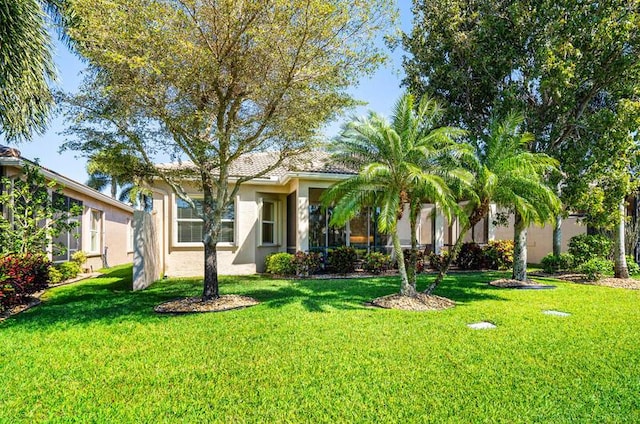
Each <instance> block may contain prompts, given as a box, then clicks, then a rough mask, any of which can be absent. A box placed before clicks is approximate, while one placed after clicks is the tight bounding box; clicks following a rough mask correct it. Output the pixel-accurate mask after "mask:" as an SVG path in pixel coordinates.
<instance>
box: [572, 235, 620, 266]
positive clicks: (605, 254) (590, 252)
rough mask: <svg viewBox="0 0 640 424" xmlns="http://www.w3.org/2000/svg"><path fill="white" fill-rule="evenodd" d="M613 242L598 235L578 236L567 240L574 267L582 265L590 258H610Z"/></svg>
mask: <svg viewBox="0 0 640 424" xmlns="http://www.w3.org/2000/svg"><path fill="white" fill-rule="evenodd" d="M612 248H613V242H612V241H611V240H610V239H608V238H607V237H605V236H603V235H600V234H580V235H579V236H574V237H571V240H569V253H571V254H572V255H573V258H574V260H575V264H576V265H580V264H583V263H585V262H587V261H588V260H590V259H592V258H603V259H609V258H611V249H612Z"/></svg>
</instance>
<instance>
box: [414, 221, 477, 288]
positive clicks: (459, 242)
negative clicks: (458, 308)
mask: <svg viewBox="0 0 640 424" xmlns="http://www.w3.org/2000/svg"><path fill="white" fill-rule="evenodd" d="M470 228H471V225H469V224H466V225H464V226H463V227H462V230H461V231H460V234H458V238H457V239H456V243H455V244H454V245H453V248H452V249H451V251H450V252H449V256H447V259H446V260H445V262H444V264H443V265H442V268H440V272H438V276H437V277H436V279H435V280H434V281H433V283H431V284H430V285H429V287H427V289H426V290H425V291H424V292H425V293H426V294H431V293H432V292H433V291H434V290H435V289H436V287H438V286H439V285H440V283H442V280H444V277H445V275H447V272H449V268H450V267H451V264H452V263H453V261H455V260H456V258H457V257H458V253H460V248H461V247H462V241H463V240H464V236H465V235H466V234H467V232H468V231H469V229H470Z"/></svg>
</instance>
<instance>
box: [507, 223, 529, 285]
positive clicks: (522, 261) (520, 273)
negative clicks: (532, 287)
mask: <svg viewBox="0 0 640 424" xmlns="http://www.w3.org/2000/svg"><path fill="white" fill-rule="evenodd" d="M511 278H513V279H514V280H518V281H527V226H526V225H525V224H524V222H523V220H522V216H520V214H519V213H518V212H516V213H515V223H514V225H513V274H512V276H511Z"/></svg>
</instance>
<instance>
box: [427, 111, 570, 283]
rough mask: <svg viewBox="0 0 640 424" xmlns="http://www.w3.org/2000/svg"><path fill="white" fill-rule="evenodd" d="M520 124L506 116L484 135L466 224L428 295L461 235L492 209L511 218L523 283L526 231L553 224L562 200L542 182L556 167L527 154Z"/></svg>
mask: <svg viewBox="0 0 640 424" xmlns="http://www.w3.org/2000/svg"><path fill="white" fill-rule="evenodd" d="M523 121H524V119H523V117H522V116H521V115H519V114H515V113H513V114H510V115H508V116H507V117H506V118H505V119H504V120H498V119H493V120H492V121H491V123H490V125H489V132H488V135H487V136H486V137H485V138H484V140H483V142H482V143H478V145H477V146H476V154H475V159H474V161H473V162H472V163H471V164H470V166H471V167H472V168H473V171H474V174H475V181H474V186H473V189H472V191H471V192H470V193H468V194H467V196H468V200H469V202H468V204H467V205H466V207H465V210H466V213H467V216H468V220H467V223H466V224H464V225H463V227H462V229H461V231H460V233H459V235H458V239H457V240H456V243H455V244H454V247H453V249H452V251H451V255H449V258H448V261H447V263H446V264H445V267H444V269H443V270H441V272H440V274H439V275H438V277H437V278H436V280H435V281H434V282H433V283H432V284H431V285H430V286H429V288H428V289H427V290H426V293H427V294H429V293H431V292H432V291H433V290H434V289H435V287H437V286H438V284H440V282H441V281H442V279H443V277H444V275H445V274H446V272H447V270H448V267H449V266H450V265H451V262H452V261H453V260H455V257H456V255H457V253H458V252H459V250H460V246H461V245H462V240H463V239H464V236H465V234H466V233H467V232H468V231H469V230H470V229H471V228H473V226H475V225H476V224H477V223H478V222H480V221H481V220H482V219H483V218H484V217H485V216H487V213H488V212H489V206H490V204H491V203H495V204H497V205H498V206H501V207H504V208H507V209H509V210H511V211H513V212H514V215H515V224H514V242H515V248H514V263H513V278H514V279H516V280H520V281H524V280H526V265H527V244H526V237H527V231H526V229H527V227H528V226H529V225H531V224H532V223H535V224H543V223H545V222H548V221H552V220H553V219H554V217H555V215H556V213H557V211H558V210H559V208H560V200H559V199H558V197H557V196H556V195H555V193H554V191H553V190H552V189H551V188H549V187H548V186H547V185H546V184H545V181H544V178H545V176H546V175H548V173H549V172H550V171H552V170H554V169H555V168H556V166H557V161H556V160H555V159H553V158H551V157H550V156H548V155H545V154H542V153H531V152H529V151H528V150H527V146H528V144H529V143H530V142H531V141H533V136H532V135H531V134H530V133H523V132H521V125H522V123H523Z"/></svg>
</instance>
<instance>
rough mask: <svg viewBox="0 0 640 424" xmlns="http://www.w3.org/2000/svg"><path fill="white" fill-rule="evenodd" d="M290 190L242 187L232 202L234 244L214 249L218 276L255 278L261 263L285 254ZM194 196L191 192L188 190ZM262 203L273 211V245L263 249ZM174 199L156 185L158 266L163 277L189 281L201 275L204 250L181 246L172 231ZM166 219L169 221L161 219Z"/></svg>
mask: <svg viewBox="0 0 640 424" xmlns="http://www.w3.org/2000/svg"><path fill="white" fill-rule="evenodd" d="M290 189H291V188H290V186H289V185H286V186H282V187H278V186H266V185H251V184H246V185H243V186H242V187H241V188H240V190H239V192H238V195H237V197H236V199H235V215H236V220H235V227H234V243H233V245H227V244H224V243H219V244H218V246H217V251H218V255H217V259H218V273H219V274H220V275H246V274H255V273H256V272H262V271H263V270H264V259H265V257H266V256H267V255H269V254H270V253H274V252H284V251H286V245H285V244H286V236H287V235H286V225H284V223H285V222H286V207H285V206H286V196H287V194H288V190H290ZM187 191H188V192H189V193H190V194H191V195H194V196H197V193H196V191H195V190H194V189H193V188H188V190H187ZM261 199H269V200H273V201H275V202H276V203H277V205H278V206H277V210H276V217H277V219H276V221H277V223H278V224H277V226H276V243H274V244H272V245H268V246H262V245H261V243H260V239H261V238H260V229H259V228H258V225H259V222H260V220H259V214H260V204H261V203H260V202H261ZM175 202H176V195H175V194H174V193H173V192H171V190H170V189H169V187H166V186H163V185H161V184H158V186H157V187H156V188H155V193H154V209H155V210H156V211H158V219H159V220H160V222H158V225H157V228H162V230H161V231H162V234H161V236H160V237H159V240H161V244H162V246H163V247H164V249H163V252H162V255H163V258H161V260H160V262H161V263H162V264H163V268H164V273H165V274H166V275H167V276H172V277H174V276H175V277H192V276H202V275H203V274H204V247H203V246H202V244H200V243H194V244H193V245H188V246H185V245H181V244H180V243H178V241H177V235H176V230H175V213H176V210H175ZM161 211H162V212H161ZM163 216H166V217H168V219H162V218H161V217H163Z"/></svg>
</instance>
